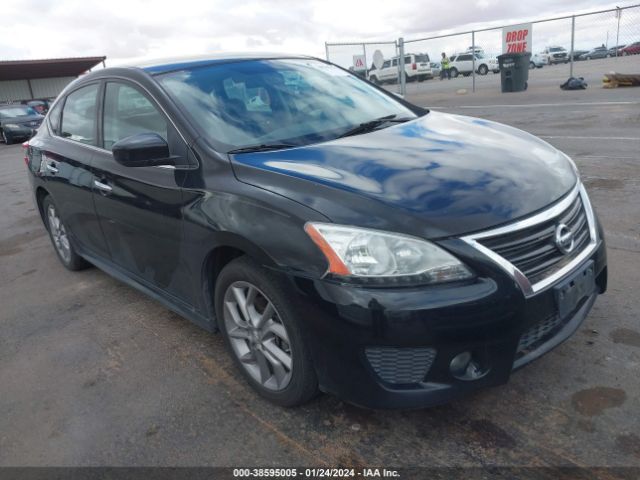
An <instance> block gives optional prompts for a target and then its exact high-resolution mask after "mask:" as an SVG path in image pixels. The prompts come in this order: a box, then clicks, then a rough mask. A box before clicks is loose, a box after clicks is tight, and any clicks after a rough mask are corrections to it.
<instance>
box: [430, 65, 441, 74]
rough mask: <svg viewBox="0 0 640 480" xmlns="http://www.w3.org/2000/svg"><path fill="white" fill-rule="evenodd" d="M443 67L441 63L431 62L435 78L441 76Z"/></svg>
mask: <svg viewBox="0 0 640 480" xmlns="http://www.w3.org/2000/svg"><path fill="white" fill-rule="evenodd" d="M440 70H441V65H440V64H439V63H435V62H431V73H432V74H433V76H434V77H439V76H440Z"/></svg>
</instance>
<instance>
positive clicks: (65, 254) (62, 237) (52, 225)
mask: <svg viewBox="0 0 640 480" xmlns="http://www.w3.org/2000/svg"><path fill="white" fill-rule="evenodd" d="M47 219H48V220H49V231H50V232H51V238H52V239H53V245H54V246H55V247H56V250H57V251H58V254H60V257H61V258H62V260H63V261H64V262H65V263H69V262H70V261H71V245H70V244H69V237H68V235H67V230H66V229H65V227H64V224H63V223H62V221H61V220H60V217H59V216H58V212H57V211H56V208H55V207H54V206H53V205H49V208H48V209H47Z"/></svg>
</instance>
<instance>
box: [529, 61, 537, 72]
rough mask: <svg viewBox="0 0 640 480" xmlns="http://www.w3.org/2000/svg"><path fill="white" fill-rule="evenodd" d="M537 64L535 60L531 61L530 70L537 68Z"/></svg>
mask: <svg viewBox="0 0 640 480" xmlns="http://www.w3.org/2000/svg"><path fill="white" fill-rule="evenodd" d="M535 68H536V64H535V63H533V62H529V70H535Z"/></svg>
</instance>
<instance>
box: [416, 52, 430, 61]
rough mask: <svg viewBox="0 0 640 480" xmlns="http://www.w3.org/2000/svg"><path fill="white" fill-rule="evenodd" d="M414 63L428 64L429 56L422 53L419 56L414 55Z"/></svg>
mask: <svg viewBox="0 0 640 480" xmlns="http://www.w3.org/2000/svg"><path fill="white" fill-rule="evenodd" d="M416 62H417V63H429V55H427V54H426V53H422V54H420V55H416Z"/></svg>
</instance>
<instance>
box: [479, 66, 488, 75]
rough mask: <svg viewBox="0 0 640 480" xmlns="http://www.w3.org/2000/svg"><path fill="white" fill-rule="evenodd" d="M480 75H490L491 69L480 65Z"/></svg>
mask: <svg viewBox="0 0 640 480" xmlns="http://www.w3.org/2000/svg"><path fill="white" fill-rule="evenodd" d="M478 73H479V74H480V75H486V74H487V73H489V67H487V66H486V65H480V67H479V68H478Z"/></svg>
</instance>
